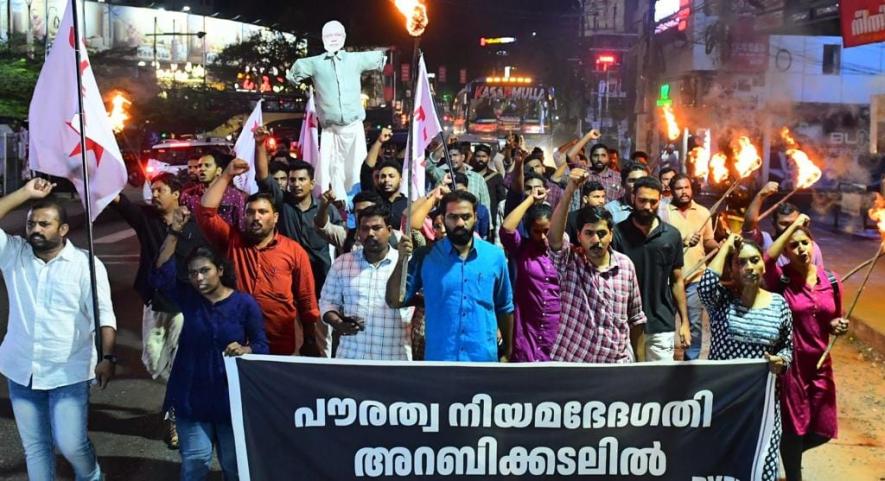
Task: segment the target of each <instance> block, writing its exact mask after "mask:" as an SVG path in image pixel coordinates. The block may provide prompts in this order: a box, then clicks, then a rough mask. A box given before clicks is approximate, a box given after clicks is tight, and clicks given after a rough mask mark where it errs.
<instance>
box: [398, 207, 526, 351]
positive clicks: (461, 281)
mask: <svg viewBox="0 0 885 481" xmlns="http://www.w3.org/2000/svg"><path fill="white" fill-rule="evenodd" d="M476 205H477V200H476V197H475V196H474V195H473V194H471V193H470V192H464V191H455V192H451V193H449V194H446V196H445V197H443V199H442V208H443V209H444V222H445V226H446V237H445V238H444V239H442V240H439V241H437V242H436V243H434V244H433V245H432V246H430V247H427V248H423V249H419V250H418V251H416V252H415V255H414V257H413V258H412V259H411V260H410V261H408V277H407V283H406V292H405V293H403V292H402V289H401V281H402V276H403V270H404V269H405V264H406V259H409V255H411V253H412V242H411V239H409V238H407V237H403V239H402V240H401V241H400V244H399V249H400V260H399V262H398V263H397V265H396V268H395V269H394V271H393V274H392V275H391V276H390V279H388V281H387V304H388V305H389V306H390V307H392V308H399V307H402V306H407V305H410V304H412V303H414V300H415V296H416V294H417V293H418V292H419V291H421V290H423V291H424V305H425V312H426V314H425V315H426V321H425V323H426V331H425V346H426V347H425V354H424V358H425V359H426V360H428V361H473V362H494V361H495V360H496V359H497V360H500V361H502V362H506V361H507V360H508V359H509V357H510V352H511V349H512V339H513V292H512V290H511V288H510V278H509V276H508V275H507V260H506V258H505V257H504V252H503V251H502V250H501V249H499V248H498V247H496V246H495V245H493V244H491V243H489V242H486V241H484V240H482V239H479V238H477V237H476V236H474V235H473V231H474V229H475V227H476ZM499 336H500V341H499V340H498V339H499ZM499 343H500V345H501V349H500V350H499V348H498V346H499Z"/></svg>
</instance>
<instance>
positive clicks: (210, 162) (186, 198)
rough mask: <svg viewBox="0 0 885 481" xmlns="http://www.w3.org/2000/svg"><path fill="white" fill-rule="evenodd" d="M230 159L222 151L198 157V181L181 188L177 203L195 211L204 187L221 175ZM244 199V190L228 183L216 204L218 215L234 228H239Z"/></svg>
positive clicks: (231, 158) (228, 155)
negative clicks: (219, 201) (218, 202)
mask: <svg viewBox="0 0 885 481" xmlns="http://www.w3.org/2000/svg"><path fill="white" fill-rule="evenodd" d="M231 160H233V156H232V155H230V154H226V153H223V152H213V153H211V154H207V155H204V156H202V157H200V170H199V172H198V174H197V179H198V181H197V182H195V183H192V184H188V185H187V186H185V187H184V188H183V189H182V191H181V197H180V198H179V201H178V202H179V204H181V205H183V206H185V207H187V208H188V209H189V210H190V211H191V212H196V211H197V206H198V205H200V199H201V198H203V194H204V193H205V192H206V189H208V188H209V186H210V185H211V184H212V182H214V181H215V179H217V178H218V177H219V176H220V175H221V172H222V171H223V170H224V168H225V167H227V165H228V164H229V163H230V161H231ZM245 200H246V193H245V192H243V191H241V190H240V189H237V188H236V187H234V185H233V184H230V185H228V186H227V188H226V189H225V190H224V196H223V197H222V198H221V204H220V205H219V206H218V215H219V216H221V218H222V219H224V221H225V222H227V223H228V224H229V225H231V226H233V227H234V228H235V229H238V228H240V227H241V226H240V221H241V220H242V218H243V205H244V202H245Z"/></svg>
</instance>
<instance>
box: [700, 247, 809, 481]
mask: <svg viewBox="0 0 885 481" xmlns="http://www.w3.org/2000/svg"><path fill="white" fill-rule="evenodd" d="M729 262H730V268H731V281H733V282H734V285H733V286H732V288H731V289H730V288H729V287H726V286H725V285H723V273H724V272H725V268H726V264H727V263H729ZM764 275H765V261H764V259H763V253H762V248H761V247H759V246H758V245H757V244H755V243H754V242H752V241H746V240H743V239H741V237H740V236H738V235H735V234H731V235H730V236H729V237H728V239H726V241H725V244H724V245H723V247H722V249H720V250H719V252H718V253H717V254H716V257H714V258H713V260H712V261H711V262H710V266H709V267H708V268H707V270H706V271H705V272H704V275H703V276H702V277H701V281H700V282H701V284H700V286H699V287H698V293H699V294H700V297H701V301H702V302H703V303H704V307H706V308H707V312H709V313H710V331H711V332H712V334H713V342H712V344H711V346H710V359H711V360H729V359H763V358H764V359H766V360H768V363H769V366H770V369H771V371H772V372H773V373H775V374H777V375H779V376H780V375H782V374H783V373H784V372H785V371H786V370H787V369H788V368H789V365H790V363H791V361H792V359H793V318H792V315H791V314H790V308H789V305H787V301H786V300H785V299H784V298H783V297H782V296H781V295H780V294H775V293H772V292H769V291H766V290H765V289H763V288H762V284H763V276H764ZM774 408H775V413H774V430H773V432H772V434H771V441H770V442H769V445H768V446H766V447H765V448H764V449H765V450H766V451H765V461H764V464H763V466H762V473H761V477H760V478H761V479H762V480H763V481H775V480H776V479H777V472H778V448H779V445H780V438H781V431H782V430H781V413H780V403H778V402H775V403H774Z"/></svg>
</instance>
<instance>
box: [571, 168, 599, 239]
mask: <svg viewBox="0 0 885 481" xmlns="http://www.w3.org/2000/svg"><path fill="white" fill-rule="evenodd" d="M604 205H605V187H603V185H602V184H600V183H599V182H597V181H595V180H588V181H586V182H584V185H582V186H581V207H582V208H583V207H587V206H589V207H602V206H604ZM578 212H580V209H577V210H572V211H571V212H569V213H568V220H567V222H566V225H565V231H566V233H567V234H568V237H569V239H570V240H571V242H572V244H575V245H579V244H578V227H577V221H578Z"/></svg>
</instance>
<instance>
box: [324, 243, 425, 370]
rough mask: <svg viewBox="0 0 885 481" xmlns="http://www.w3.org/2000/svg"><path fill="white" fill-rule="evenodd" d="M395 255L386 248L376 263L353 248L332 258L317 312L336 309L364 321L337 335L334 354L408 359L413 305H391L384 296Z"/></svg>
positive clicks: (410, 354) (397, 256) (341, 356)
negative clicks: (359, 327)
mask: <svg viewBox="0 0 885 481" xmlns="http://www.w3.org/2000/svg"><path fill="white" fill-rule="evenodd" d="M398 259H399V253H398V252H397V251H396V249H390V250H389V251H388V252H387V257H385V258H384V259H383V260H382V261H381V262H379V263H378V265H377V266H373V265H372V264H370V263H369V262H368V261H367V260H366V258H365V257H364V256H363V249H357V250H355V251H353V252H350V253H347V254H344V255H342V256H341V257H338V258H337V259H335V262H334V263H332V268H331V269H330V270H329V275H328V276H327V277H326V283H325V284H324V285H323V292H322V294H321V296H320V312H322V313H323V314H325V313H327V312H329V311H337V312H339V313H340V314H342V315H345V316H356V317H359V318H361V319H362V320H363V321H365V330H364V331H360V332H358V333H357V334H355V335H352V336H341V340H340V342H339V344H338V351H337V352H336V354H335V356H336V357H339V358H342V359H371V360H411V359H412V339H411V332H410V322H411V320H412V312H413V311H414V309H413V308H403V309H391V308H390V307H388V306H387V303H386V302H385V300H384V293H385V291H386V288H387V279H388V278H389V277H390V275H391V274H392V273H393V268H394V267H395V266H396V262H397V260H398Z"/></svg>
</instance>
